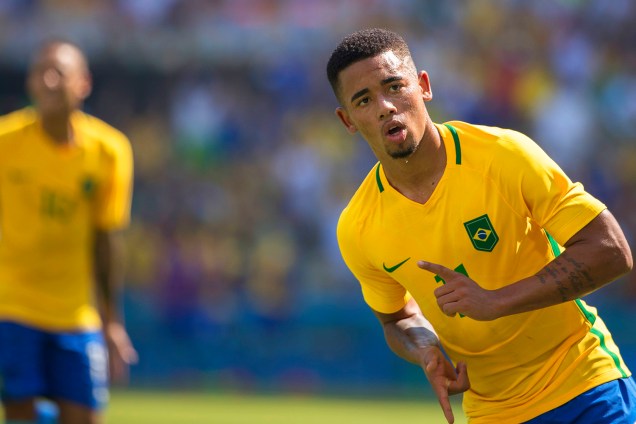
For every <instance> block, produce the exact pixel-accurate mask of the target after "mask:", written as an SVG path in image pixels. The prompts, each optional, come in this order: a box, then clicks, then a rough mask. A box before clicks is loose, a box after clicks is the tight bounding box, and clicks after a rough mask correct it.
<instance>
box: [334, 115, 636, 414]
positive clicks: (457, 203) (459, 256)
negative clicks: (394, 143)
mask: <svg viewBox="0 0 636 424" xmlns="http://www.w3.org/2000/svg"><path fill="white" fill-rule="evenodd" d="M436 127H437V128H438V130H439V132H440V134H441V136H442V138H443V141H444V145H445V148H446V153H447V165H446V169H445V171H444V175H443V177H442V178H441V180H440V182H439V184H438V186H437V187H436V189H435V191H434V192H433V194H432V195H431V197H430V199H429V200H428V201H427V202H426V203H425V204H419V203H416V202H413V201H411V200H409V199H408V198H406V197H404V196H403V195H401V194H400V193H399V192H398V191H396V190H395V189H394V188H393V187H392V186H391V185H390V184H389V183H388V181H387V179H386V177H385V175H384V171H383V168H382V166H381V164H377V165H376V166H375V167H374V168H373V169H372V170H371V172H370V173H369V174H368V175H367V177H366V178H365V180H364V181H363V182H362V184H361V186H360V188H359V189H358V190H357V192H356V193H355V195H354V196H353V198H352V199H351V201H350V203H349V205H348V206H347V207H346V208H345V210H344V211H343V212H342V215H341V217H340V221H339V223H338V240H339V244H340V248H341V251H342V255H343V258H344V260H345V262H346V263H347V265H348V267H349V268H350V269H351V271H352V273H353V274H354V275H355V277H356V278H357V279H358V280H359V282H360V284H361V287H362V294H363V296H364V299H365V301H366V302H367V304H368V305H369V306H370V307H371V308H373V309H374V310H377V311H379V312H383V313H392V312H396V311H397V310H399V309H400V308H402V307H403V306H404V305H405V304H406V302H407V301H408V299H410V298H411V297H413V298H414V299H415V300H416V301H417V303H418V304H419V306H420V308H421V309H422V312H423V313H424V315H425V317H426V318H427V319H428V321H430V322H431V324H432V325H433V327H434V328H435V331H436V332H437V334H438V336H439V339H440V341H441V343H442V345H443V347H444V349H445V350H446V352H447V353H448V355H449V356H450V358H451V359H452V360H453V361H454V362H455V363H456V362H457V361H465V362H466V363H467V365H468V375H469V378H470V382H471V389H470V390H469V391H468V392H466V393H465V395H464V410H465V412H466V414H467V416H468V417H469V420H470V422H471V423H491V422H492V423H512V422H522V421H525V420H528V419H530V418H532V417H535V416H537V415H539V414H541V413H543V412H545V411H548V410H551V409H553V408H555V407H557V406H559V405H561V404H563V403H565V402H567V401H568V400H570V399H572V398H573V397H575V396H577V395H579V394H580V393H582V392H584V391H586V390H588V389H590V388H592V387H595V386H597V385H599V384H601V383H604V382H607V381H611V380H614V379H617V378H621V377H625V376H628V375H630V372H629V370H628V369H627V367H626V366H625V364H624V362H623V360H622V359H621V356H620V353H619V351H618V348H617V347H616V345H615V344H614V342H613V340H612V337H611V335H610V333H609V332H608V330H607V328H606V327H605V325H604V324H603V322H602V320H601V319H600V318H599V317H598V315H597V313H596V309H595V308H593V307H590V306H588V305H587V304H586V303H585V302H584V301H582V300H576V301H570V302H566V303H563V304H559V305H555V306H551V307H548V308H544V309H540V310H536V311H532V312H526V313H521V314H516V315H512V316H506V317H503V318H499V319H497V320H494V321H486V322H482V321H476V320H473V319H471V318H468V317H463V316H459V315H457V316H455V317H449V316H446V315H444V314H443V313H442V311H441V310H440V308H439V306H438V305H437V302H436V298H435V296H434V294H433V291H434V290H435V289H436V288H437V287H439V286H440V284H443V283H444V281H443V280H442V279H441V278H440V277H439V276H436V275H432V274H431V273H430V272H428V271H424V270H422V269H420V268H418V267H417V261H418V260H420V259H422V260H425V261H429V262H433V263H438V264H441V265H444V266H446V267H448V268H451V269H455V270H457V271H459V272H462V273H464V274H467V275H468V276H470V278H472V279H473V280H474V281H476V282H477V283H478V284H479V285H480V286H481V287H483V288H485V289H489V290H493V289H497V288H500V287H502V286H505V285H508V284H511V283H514V282H516V281H519V280H521V279H523V278H525V277H529V276H531V275H534V274H535V273H537V272H538V271H539V270H540V269H541V268H543V267H544V266H545V265H546V264H547V263H548V262H550V261H551V260H552V259H554V257H555V255H558V254H559V252H560V249H561V247H562V246H563V245H564V244H565V242H566V241H567V240H568V239H570V237H572V236H573V235H574V234H575V233H576V232H578V231H579V230H580V229H582V228H583V227H584V226H585V225H586V224H588V223H589V222H590V221H591V220H592V219H593V218H595V217H596V216H597V215H598V214H599V213H600V212H602V211H603V210H604V209H605V206H604V205H603V204H602V203H601V202H600V201H598V200H597V199H595V198H594V197H592V196H591V195H590V194H588V193H586V192H585V191H584V189H583V187H582V185H581V184H579V183H573V182H572V181H571V180H570V179H568V177H567V176H566V175H565V174H564V173H563V172H562V170H561V169H560V168H559V167H558V166H557V165H556V164H555V163H554V162H553V161H552V160H551V159H550V158H549V157H548V156H547V155H546V154H545V153H544V152H543V151H542V150H541V149H540V148H539V147H538V146H537V145H536V144H535V143H534V142H533V141H532V140H530V139H529V138H528V137H526V136H524V135H522V134H520V133H518V132H515V131H511V130H504V129H500V128H494V127H485V126H476V125H470V124H467V123H463V122H458V121H454V122H449V123H447V124H445V125H436Z"/></svg>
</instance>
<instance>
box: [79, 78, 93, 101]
mask: <svg viewBox="0 0 636 424" xmlns="http://www.w3.org/2000/svg"><path fill="white" fill-rule="evenodd" d="M91 91H93V78H92V76H91V75H90V74H87V75H85V76H84V78H82V80H81V82H80V85H79V96H80V99H81V100H86V98H87V97H88V96H90V94H91Z"/></svg>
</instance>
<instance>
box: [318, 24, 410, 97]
mask: <svg viewBox="0 0 636 424" xmlns="http://www.w3.org/2000/svg"><path fill="white" fill-rule="evenodd" d="M387 51H393V52H395V53H396V54H397V55H398V56H400V57H408V58H409V59H411V62H412V58H411V51H410V50H409V47H408V45H407V44H406V41H404V39H403V38H402V37H401V36H400V35H399V34H396V33H395V32H393V31H389V30H387V29H383V28H371V29H363V30H360V31H356V32H354V33H353V34H350V35H348V36H346V37H345V38H343V39H342V41H341V42H340V44H338V46H337V47H336V48H335V50H334V51H333V53H331V57H330V58H329V62H327V79H328V80H329V83H330V84H331V88H332V89H333V91H334V93H335V94H336V97H337V96H338V88H339V87H338V76H339V75H340V72H342V70H343V69H345V68H347V67H348V66H349V65H351V64H353V63H355V62H358V61H360V60H363V59H367V58H370V57H375V56H377V55H379V54H381V53H384V52H387ZM413 66H415V65H413Z"/></svg>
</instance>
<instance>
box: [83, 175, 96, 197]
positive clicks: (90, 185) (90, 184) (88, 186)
mask: <svg viewBox="0 0 636 424" xmlns="http://www.w3.org/2000/svg"><path fill="white" fill-rule="evenodd" d="M81 184H82V193H83V194H84V197H86V198H89V199H90V198H92V197H93V196H94V194H95V186H96V184H95V180H93V179H92V178H91V177H85V178H84V180H83V181H82V183H81Z"/></svg>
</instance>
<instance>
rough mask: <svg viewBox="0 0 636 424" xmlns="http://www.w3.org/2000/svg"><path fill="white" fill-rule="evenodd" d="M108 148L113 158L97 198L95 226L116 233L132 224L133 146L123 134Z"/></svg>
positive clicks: (109, 155)
mask: <svg viewBox="0 0 636 424" xmlns="http://www.w3.org/2000/svg"><path fill="white" fill-rule="evenodd" d="M105 149H107V150H108V152H107V153H108V157H109V164H108V172H107V174H106V179H105V182H104V187H103V189H102V190H100V193H99V196H98V198H97V203H96V208H95V225H96V226H97V227H98V228H100V229H103V230H116V229H120V228H123V227H126V226H127V225H128V224H129V222H130V207H131V201H132V181H133V156H132V149H131V147H130V143H129V141H128V139H127V138H126V137H125V136H124V135H123V134H117V135H116V136H115V137H112V138H111V143H110V144H108V145H107V146H105Z"/></svg>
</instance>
